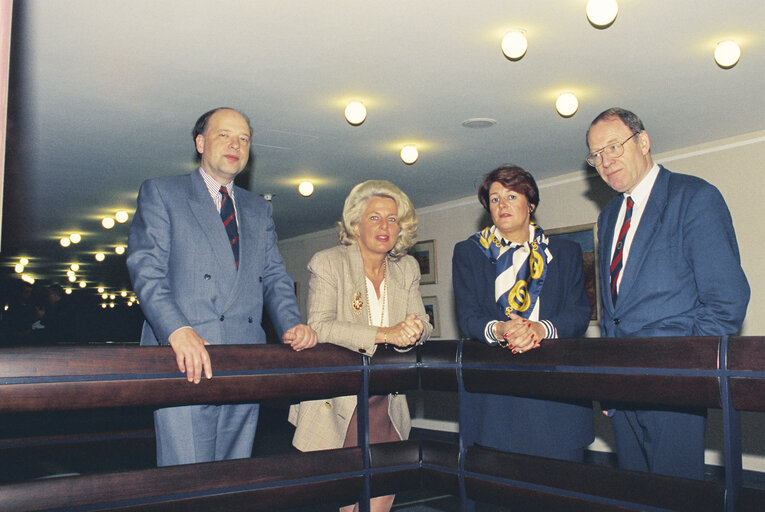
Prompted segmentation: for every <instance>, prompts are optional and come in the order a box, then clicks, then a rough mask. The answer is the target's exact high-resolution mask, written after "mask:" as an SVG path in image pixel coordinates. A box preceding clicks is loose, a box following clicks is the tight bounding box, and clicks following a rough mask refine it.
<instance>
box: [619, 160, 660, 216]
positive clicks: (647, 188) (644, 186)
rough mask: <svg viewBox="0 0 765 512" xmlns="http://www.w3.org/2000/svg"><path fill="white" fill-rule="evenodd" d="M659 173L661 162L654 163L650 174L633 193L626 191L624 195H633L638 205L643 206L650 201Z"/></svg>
mask: <svg viewBox="0 0 765 512" xmlns="http://www.w3.org/2000/svg"><path fill="white" fill-rule="evenodd" d="M658 175H659V164H653V167H651V170H650V171H648V174H646V175H645V177H644V178H643V179H642V180H641V181H640V183H638V184H637V185H636V186H635V188H634V189H632V193H631V194H627V193H626V192H625V193H624V197H625V198H627V197H631V198H632V200H633V201H634V202H635V204H636V205H639V206H643V205H645V203H646V202H647V201H648V196H650V195H651V189H653V184H654V183H655V182H656V177H657V176H658Z"/></svg>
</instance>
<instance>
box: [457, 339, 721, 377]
mask: <svg viewBox="0 0 765 512" xmlns="http://www.w3.org/2000/svg"><path fill="white" fill-rule="evenodd" d="M718 346H719V342H718V338H708V337H707V338H651V339H646V338H621V339H609V338H582V339H575V340H568V339H560V340H547V341H543V342H542V346H541V347H540V348H538V349H536V350H531V351H529V352H525V353H523V354H520V355H518V354H513V353H512V351H510V350H504V349H500V348H497V347H490V346H488V345H486V344H485V343H481V342H478V341H471V342H467V343H465V348H464V352H463V357H462V363H463V364H506V365H520V366H585V367H586V366H593V367H617V368H678V369H684V370H693V369H696V370H714V369H716V368H717V367H718V362H717V360H718Z"/></svg>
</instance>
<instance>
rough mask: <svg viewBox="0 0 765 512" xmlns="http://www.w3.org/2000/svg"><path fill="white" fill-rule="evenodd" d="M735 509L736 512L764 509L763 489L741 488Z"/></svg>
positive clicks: (758, 511) (764, 495) (760, 511)
mask: <svg viewBox="0 0 765 512" xmlns="http://www.w3.org/2000/svg"><path fill="white" fill-rule="evenodd" d="M736 510H737V511H738V512H762V511H763V510H765V490H763V489H750V488H748V487H744V488H742V489H741V494H740V495H739V499H738V503H737V506H736Z"/></svg>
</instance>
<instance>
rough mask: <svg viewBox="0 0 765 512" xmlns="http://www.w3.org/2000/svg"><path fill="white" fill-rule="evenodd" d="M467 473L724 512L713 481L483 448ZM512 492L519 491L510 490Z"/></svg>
mask: <svg viewBox="0 0 765 512" xmlns="http://www.w3.org/2000/svg"><path fill="white" fill-rule="evenodd" d="M465 470H466V471H469V472H473V473H481V474H486V475H491V476H496V477H500V478H506V479H508V480H517V481H521V482H527V483H531V484H538V485H545V486H550V487H556V488H559V489H565V490H569V491H576V492H581V493H584V494H590V495H593V496H600V497H604V498H610V499H616V500H624V501H628V502H633V503H639V504H642V505H648V506H652V507H660V508H667V509H670V510H687V511H694V512H698V511H704V510H714V511H720V510H722V507H723V503H724V499H725V488H724V487H723V486H721V485H717V484H714V483H710V482H702V481H697V480H689V479H683V478H672V477H668V476H661V475H654V474H650V473H641V472H637V471H626V470H619V469H615V468H608V467H603V466H592V465H583V464H576V463H574V462H567V461H561V460H555V459H547V458H543V457H533V456H530V455H520V454H514V453H506V452H499V451H496V450H489V449H485V448H480V447H471V448H469V449H468V451H467V455H466V459H465ZM508 492H515V491H514V490H511V489H508ZM540 510H546V509H544V508H540Z"/></svg>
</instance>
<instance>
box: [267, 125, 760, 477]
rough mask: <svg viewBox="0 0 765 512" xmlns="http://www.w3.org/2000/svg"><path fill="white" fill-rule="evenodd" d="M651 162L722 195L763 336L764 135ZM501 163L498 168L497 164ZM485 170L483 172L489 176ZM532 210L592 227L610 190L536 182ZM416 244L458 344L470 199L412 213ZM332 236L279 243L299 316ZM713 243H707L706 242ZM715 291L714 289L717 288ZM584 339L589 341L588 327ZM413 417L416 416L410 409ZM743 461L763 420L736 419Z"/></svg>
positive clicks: (592, 180) (552, 223)
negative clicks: (296, 292) (431, 248)
mask: <svg viewBox="0 0 765 512" xmlns="http://www.w3.org/2000/svg"><path fill="white" fill-rule="evenodd" d="M654 160H655V161H656V162H658V163H661V164H663V165H664V166H665V167H667V168H668V169H669V170H671V171H675V172H683V173H687V174H693V175H696V176H700V177H702V178H704V179H706V180H707V181H709V182H710V183H712V184H714V185H715V186H717V187H718V188H719V189H720V191H721V192H722V194H723V196H724V197H725V199H726V201H727V203H728V207H729V209H730V211H731V215H732V217H733V223H734V226H735V229H736V234H737V237H738V243H739V248H740V250H741V259H742V266H743V268H744V271H745V272H746V275H747V278H748V279H749V284H750V286H751V288H752V298H751V301H750V303H749V310H748V315H747V319H746V321H745V323H744V326H743V329H742V332H741V334H743V335H763V334H765V315H760V314H758V313H759V312H761V311H764V310H765V249H763V246H764V245H765V230H763V228H762V226H761V224H762V222H763V219H764V218H765V168H764V167H765V165H764V163H765V130H763V131H759V132H754V133H750V134H745V135H741V136H738V137H734V138H730V139H724V140H718V141H713V142H709V143H706V144H703V145H699V146H693V147H688V148H683V149H681V150H677V151H672V152H668V153H662V154H656V155H654ZM501 163H503V162H498V163H497V164H498V165H499V164H501ZM490 170H491V169H487V170H486V171H487V172H488V171H490ZM538 185H539V189H540V198H541V200H540V204H539V208H538V212H537V221H538V222H539V224H540V225H541V226H542V227H543V228H544V229H546V230H549V229H553V228H560V227H566V226H576V225H580V224H588V223H593V222H595V221H596V220H597V216H598V213H599V211H600V209H601V208H602V207H603V206H604V205H605V203H606V202H607V201H608V200H609V199H610V198H611V197H613V195H614V194H613V192H612V191H611V190H610V189H609V188H608V187H607V186H606V185H605V184H604V183H603V182H602V180H601V179H600V177H599V176H598V175H597V174H596V173H594V172H592V171H574V172H571V173H569V174H566V175H564V176H560V177H557V178H553V179H548V180H542V181H540V182H538ZM418 213H419V215H420V228H419V232H418V238H419V239H420V240H429V239H433V240H436V252H437V271H438V282H437V283H436V284H428V285H422V287H421V293H422V295H423V296H436V297H437V298H438V303H439V311H440V323H441V325H440V327H441V334H442V336H441V337H442V338H443V339H459V337H460V333H459V330H458V327H457V321H456V317H455V313H454V294H453V292H452V287H451V278H452V272H451V255H452V250H453V247H454V244H456V243H457V242H459V241H461V240H464V239H465V238H467V237H468V236H470V235H471V234H472V233H474V232H476V231H477V230H478V229H480V228H481V227H483V226H485V225H486V223H487V222H489V219H488V217H487V216H486V215H485V212H484V210H483V208H482V207H481V205H480V204H479V203H478V200H477V198H476V196H475V192H474V191H469V190H468V191H466V197H465V198H464V199H460V200H456V201H451V202H447V203H442V204H439V205H435V206H429V207H427V208H421V209H418ZM336 233H337V230H336V229H331V230H325V231H321V232H318V233H313V234H311V235H305V236H300V237H296V238H292V239H289V240H283V241H281V242H280V243H279V247H280V250H281V252H282V255H283V256H284V259H285V261H286V263H287V269H288V270H289V271H290V273H291V274H292V276H293V278H294V279H295V280H296V281H297V282H298V283H300V284H299V287H300V300H301V308H302V310H303V311H305V298H306V294H307V285H308V272H307V271H306V269H305V267H306V264H307V263H308V260H309V259H310V257H311V255H313V253H315V252H316V251H318V250H321V249H325V248H327V247H332V246H333V245H335V244H336V243H337V235H336ZM710 243H714V240H710ZM721 285H722V284H721ZM588 335H589V336H597V335H598V329H597V328H596V327H591V328H590V330H588ZM418 411H421V409H420V407H418ZM595 417H596V427H597V431H598V440H596V443H595V444H594V445H593V448H594V449H599V450H608V449H609V447H610V446H613V443H612V438H611V433H610V428H609V426H608V423H607V421H606V420H603V419H601V418H600V417H599V415H597V414H596V415H595ZM721 425H722V421H721V420H720V415H719V413H718V412H717V411H711V412H710V420H709V429H708V430H709V432H708V435H707V445H708V449H707V462H708V463H710V464H718V465H720V464H722V459H721V457H722V456H721V454H722V443H721V438H720V432H721V431H722V426H721ZM742 428H743V434H744V439H745V442H744V448H745V451H746V452H747V455H746V456H745V460H744V466H745V467H746V468H752V469H757V470H759V471H765V415H762V414H745V415H743V427H742Z"/></svg>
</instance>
